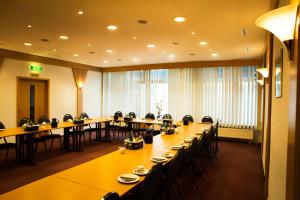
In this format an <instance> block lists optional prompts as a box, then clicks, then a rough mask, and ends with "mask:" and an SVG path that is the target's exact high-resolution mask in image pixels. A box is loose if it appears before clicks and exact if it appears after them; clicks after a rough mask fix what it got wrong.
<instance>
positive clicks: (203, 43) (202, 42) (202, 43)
mask: <svg viewBox="0 0 300 200" xmlns="http://www.w3.org/2000/svg"><path fill="white" fill-rule="evenodd" d="M199 44H200V45H202V46H204V45H207V42H206V41H201V42H199Z"/></svg>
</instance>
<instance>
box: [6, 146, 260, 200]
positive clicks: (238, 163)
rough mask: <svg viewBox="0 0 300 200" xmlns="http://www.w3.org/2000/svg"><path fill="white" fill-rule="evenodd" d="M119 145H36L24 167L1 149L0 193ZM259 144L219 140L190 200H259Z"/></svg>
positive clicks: (188, 196)
mask: <svg viewBox="0 0 300 200" xmlns="http://www.w3.org/2000/svg"><path fill="white" fill-rule="evenodd" d="M120 144H121V142H120V141H115V142H112V143H100V144H96V143H93V144H88V145H87V146H86V147H85V149H84V151H83V152H67V151H61V150H58V143H55V145H54V147H53V150H52V151H50V152H48V153H46V154H45V153H44V147H43V144H40V145H39V148H38V152H37V156H36V163H37V165H36V166H24V165H20V164H17V163H15V162H14V161H13V158H14V151H11V153H10V155H9V159H8V160H7V161H4V160H3V159H4V155H5V154H4V153H5V152H4V151H1V152H0V160H1V161H0V177H1V178H0V194H2V193H5V192H8V191H10V190H13V189H15V188H18V187H21V186H23V185H25V184H27V183H30V182H33V181H35V180H38V179H41V178H43V177H46V176H49V175H51V174H54V173H56V172H59V171H62V170H64V169H67V168H70V167H73V166H76V165H78V164H80V163H83V162H86V161H89V160H91V159H94V158H97V157H100V156H102V155H104V154H107V153H109V152H112V151H114V150H116V149H117V147H118V146H119V145H120ZM260 160H261V158H260V153H259V146H258V145H254V144H244V143H234V142H219V153H218V156H217V160H215V161H214V162H213V163H212V164H211V166H210V167H209V169H208V174H207V175H206V177H205V178H204V179H200V180H199V182H198V185H199V186H200V187H199V188H200V190H199V192H196V193H195V192H190V193H189V194H187V198H188V199H192V200H198V199H201V200H229V199H240V200H248V199H249V200H250V199H251V200H261V199H263V181H264V178H263V174H262V166H261V161H260Z"/></svg>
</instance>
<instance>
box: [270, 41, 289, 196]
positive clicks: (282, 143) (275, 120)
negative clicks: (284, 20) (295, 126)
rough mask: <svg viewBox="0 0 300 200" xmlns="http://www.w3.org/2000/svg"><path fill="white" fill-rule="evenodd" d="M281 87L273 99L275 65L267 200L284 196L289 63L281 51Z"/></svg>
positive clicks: (277, 52)
mask: <svg viewBox="0 0 300 200" xmlns="http://www.w3.org/2000/svg"><path fill="white" fill-rule="evenodd" d="M282 48H283V47H282V45H281V43H280V41H279V40H278V39H277V38H275V39H274V54H273V55H274V56H273V59H274V60H273V63H274V62H275V59H276V58H277V57H279V56H280V49H282ZM283 53H284V55H283V57H284V59H283V81H282V83H283V85H282V87H283V88H282V97H280V98H276V97H275V65H274V67H273V72H274V73H273V77H272V80H273V84H272V114H271V140H270V168H269V199H270V200H277V199H278V200H283V199H285V195H286V167H287V142H288V106H289V105H288V103H289V102H288V98H289V61H288V58H287V55H286V51H285V50H284V51H283Z"/></svg>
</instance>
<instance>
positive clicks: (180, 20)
mask: <svg viewBox="0 0 300 200" xmlns="http://www.w3.org/2000/svg"><path fill="white" fill-rule="evenodd" d="M174 21H175V22H179V23H180V22H184V21H185V18H184V17H174Z"/></svg>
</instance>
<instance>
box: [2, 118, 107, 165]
mask: <svg viewBox="0 0 300 200" xmlns="http://www.w3.org/2000/svg"><path fill="white" fill-rule="evenodd" d="M111 121H112V118H109V117H98V118H93V119H85V120H84V123H83V124H74V123H73V122H68V121H67V122H60V123H58V125H57V127H51V125H50V124H45V125H39V128H38V130H36V131H25V130H24V128H22V127H15V128H8V129H5V130H1V131H0V137H10V136H15V137H16V161H17V162H24V163H26V164H34V147H33V139H34V137H35V136H36V135H37V134H39V133H41V132H47V131H52V130H55V129H64V148H65V149H67V150H69V149H70V147H69V134H68V133H69V130H70V128H74V129H75V133H76V131H77V132H78V133H79V131H81V130H82V129H83V127H84V126H86V125H89V124H96V129H97V130H98V131H97V133H96V134H97V140H100V139H101V124H102V123H105V127H108V125H109V123H110V122H111ZM99 134H100V135H99ZM75 137H80V134H75ZM104 138H105V139H106V140H107V141H108V140H109V131H108V129H107V128H106V129H105V136H104ZM75 141H76V143H77V144H76V145H75V147H76V149H74V150H76V151H80V150H81V144H80V139H78V138H76V140H75Z"/></svg>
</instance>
